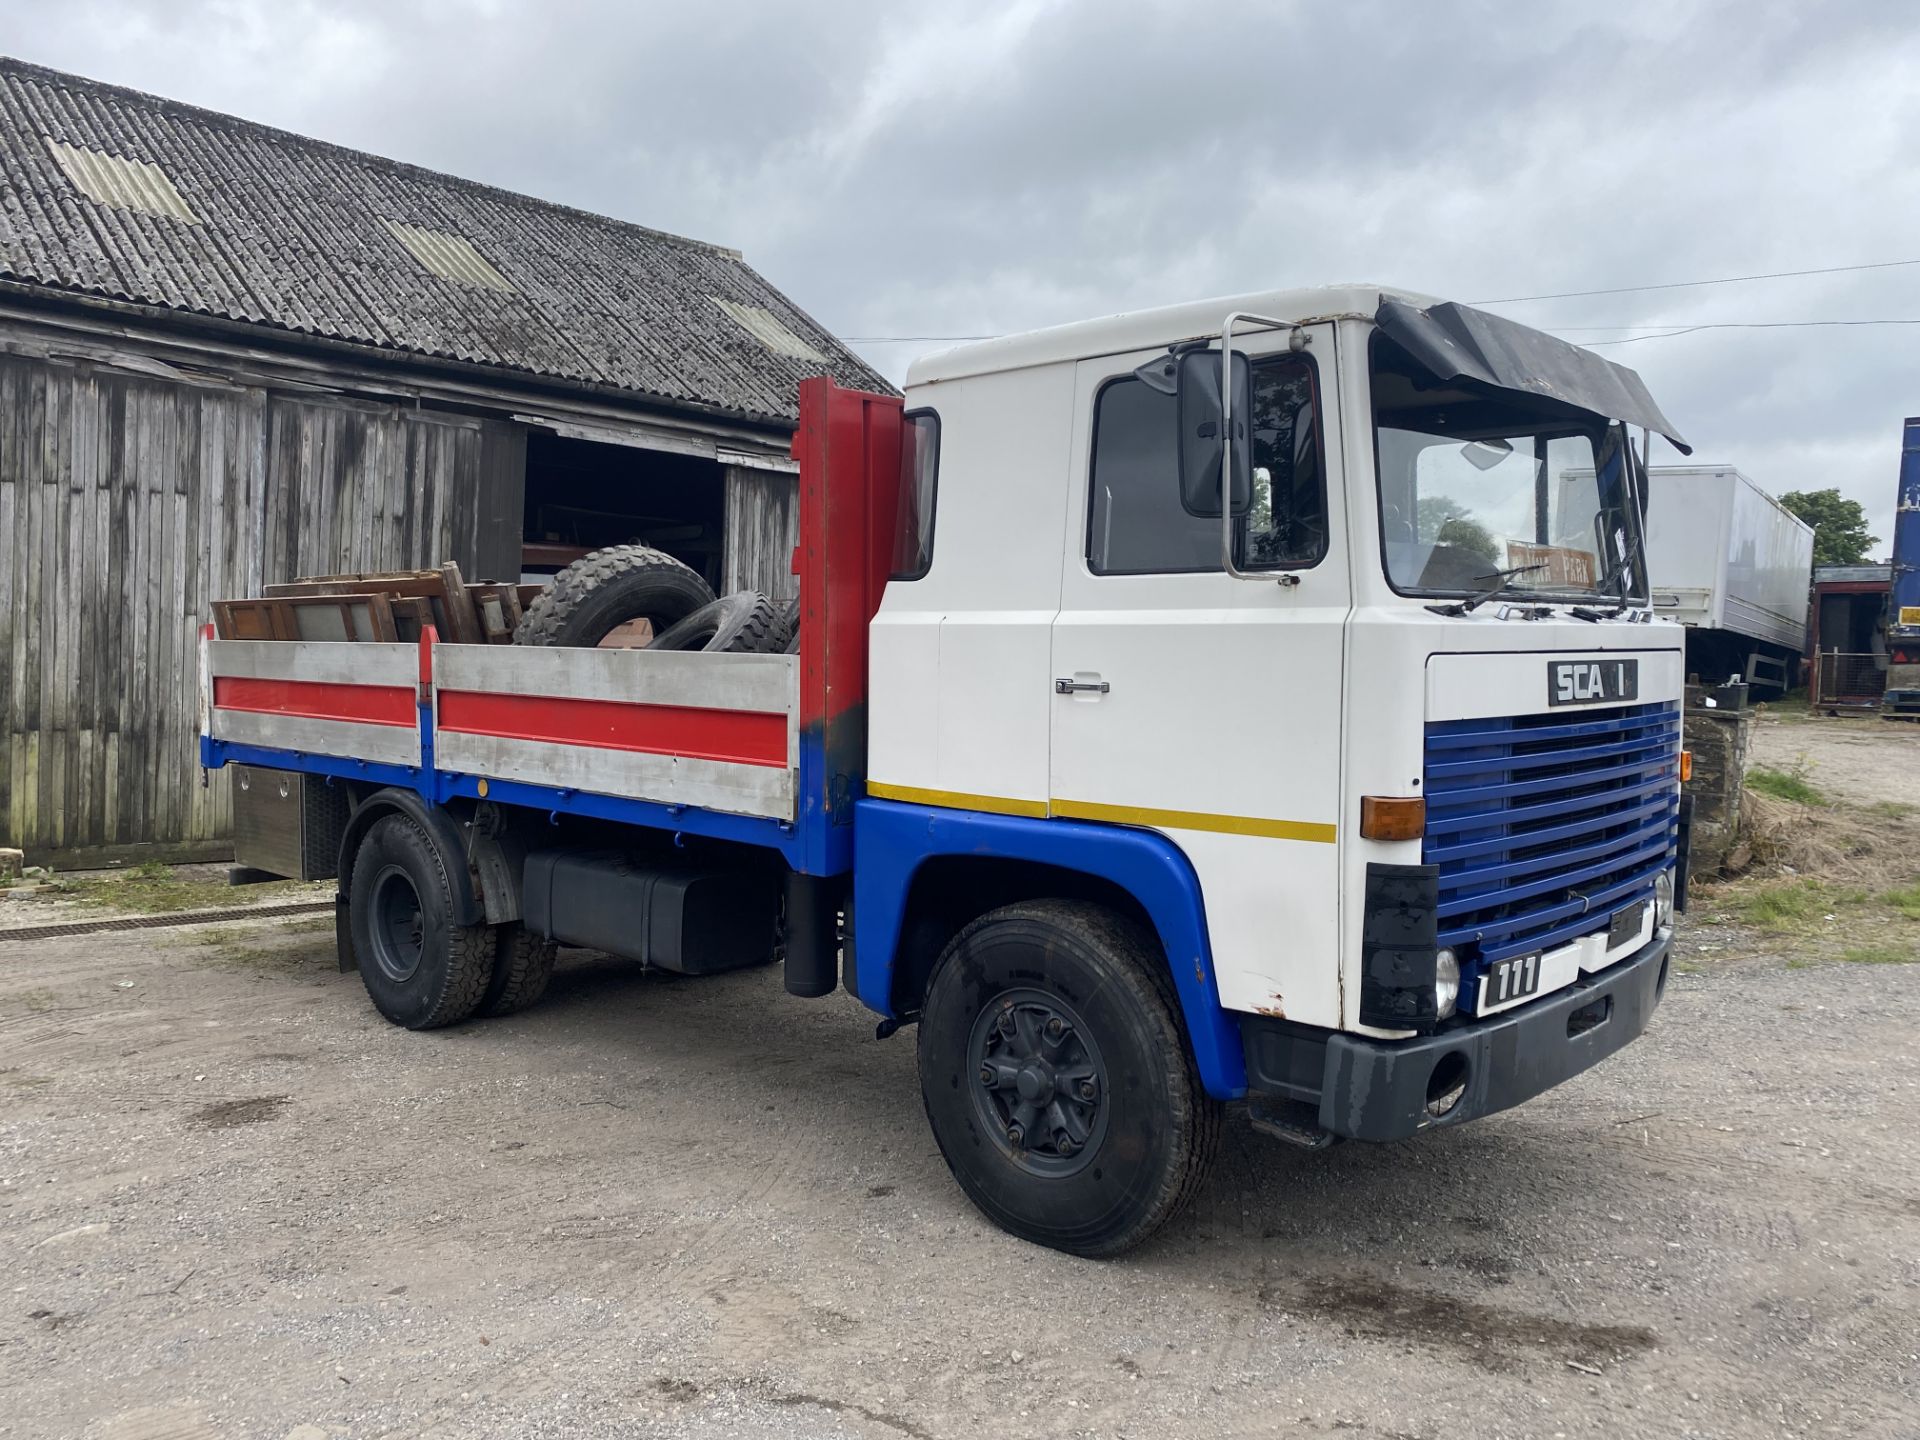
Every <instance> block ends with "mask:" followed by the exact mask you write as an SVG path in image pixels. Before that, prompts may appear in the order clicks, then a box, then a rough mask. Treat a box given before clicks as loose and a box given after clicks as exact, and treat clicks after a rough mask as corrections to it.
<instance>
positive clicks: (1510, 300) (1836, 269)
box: [1467, 260, 1920, 305]
mask: <svg viewBox="0 0 1920 1440" xmlns="http://www.w3.org/2000/svg"><path fill="white" fill-rule="evenodd" d="M1907 265H1920V260H1877V261H1874V262H1873V263H1871V264H1866V265H1828V266H1824V267H1822V268H1821V269H1818V270H1770V271H1768V272H1767V273H1765V274H1762V275H1722V276H1719V277H1717V278H1715V279H1712V280H1669V281H1665V282H1663V283H1661V284H1658V285H1616V286H1613V287H1612V288H1611V289H1607V290H1561V291H1558V292H1557V293H1555V294H1552V295H1509V296H1507V297H1505V298H1504V299H1500V300H1469V301H1468V302H1467V303H1468V304H1469V305H1519V304H1523V303H1525V302H1526V301H1528V300H1579V299H1584V298H1585V297H1587V296H1589V295H1633V294H1637V293H1639V292H1641V291H1645V290H1692V289H1696V288H1698V287H1699V286H1702V285H1744V284H1745V283H1746V282H1748V281H1749V280H1794V279H1798V278H1799V277H1801V276H1803V275H1846V274H1850V273H1852V272H1854V271H1857V270H1898V269H1900V268H1901V267H1903V266H1907Z"/></svg>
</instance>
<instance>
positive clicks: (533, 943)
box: [474, 920, 559, 1016]
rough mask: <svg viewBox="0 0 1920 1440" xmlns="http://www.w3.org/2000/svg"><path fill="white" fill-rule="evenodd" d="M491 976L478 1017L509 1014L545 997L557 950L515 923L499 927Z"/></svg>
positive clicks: (542, 938)
mask: <svg viewBox="0 0 1920 1440" xmlns="http://www.w3.org/2000/svg"><path fill="white" fill-rule="evenodd" d="M496 944H497V947H498V948H497V949H496V950H495V952H494V960H493V970H492V977H491V979H490V980H489V981H488V984H487V990H486V994H485V995H484V996H482V997H481V1000H480V1004H479V1006H478V1007H477V1008H476V1010H475V1011H474V1013H475V1014H477V1015H487V1016H495V1015H512V1014H514V1013H515V1012H516V1011H520V1010H524V1009H526V1008H527V1007H528V1006H529V1005H531V1004H533V1003H534V1002H535V1001H536V1000H538V999H539V998H540V997H541V996H542V995H544V994H546V991H547V982H548V981H549V980H551V979H552V978H553V962H554V960H555V958H556V956H557V953H558V950H559V947H558V946H556V945H555V944H554V943H553V941H551V940H549V939H547V938H546V936H544V935H535V934H534V933H533V932H532V931H531V930H529V929H527V927H526V926H525V925H523V924H521V923H520V922H519V921H518V920H514V921H509V922H508V923H507V924H505V925H502V926H500V927H499V937H498V940H497V942H496Z"/></svg>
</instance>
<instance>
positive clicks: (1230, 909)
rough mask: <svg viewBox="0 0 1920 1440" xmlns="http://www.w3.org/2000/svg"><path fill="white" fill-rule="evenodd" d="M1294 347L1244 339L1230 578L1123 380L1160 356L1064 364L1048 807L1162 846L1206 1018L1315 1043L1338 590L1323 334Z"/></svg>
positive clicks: (1336, 1003)
mask: <svg viewBox="0 0 1920 1440" xmlns="http://www.w3.org/2000/svg"><path fill="white" fill-rule="evenodd" d="M1295 333H1297V334H1300V335H1304V336H1305V339H1306V343H1305V345H1304V347H1300V346H1299V345H1298V342H1297V341H1295V342H1293V343H1292V344H1290V343H1289V335H1288V332H1284V331H1283V332H1278V333H1275V334H1267V335H1258V336H1253V337H1249V338H1248V340H1247V341H1246V343H1245V344H1244V349H1245V350H1246V352H1247V353H1248V355H1249V357H1250V358H1251V360H1252V362H1253V364H1252V377H1253V396H1254V399H1253V409H1252V415H1251V422H1252V426H1253V432H1254V477H1253V478H1254V484H1253V500H1252V505H1251V507H1250V510H1249V513H1248V515H1247V516H1246V517H1245V519H1244V520H1243V521H1242V522H1240V523H1239V525H1238V526H1237V530H1238V538H1237V540H1236V550H1237V552H1238V553H1237V558H1236V564H1237V565H1238V567H1239V568H1241V569H1243V570H1258V571H1259V572H1260V575H1261V578H1260V579H1259V580H1258V581H1254V580H1242V579H1236V578H1233V577H1231V576H1229V575H1227V574H1226V573H1225V572H1224V571H1223V570H1222V569H1221V566H1220V521H1219V519H1218V517H1211V518H1202V517H1195V516H1192V515H1190V514H1188V513H1187V512H1186V511H1185V509H1184V508H1183V506H1182V504H1181V499H1180V488H1179V476H1178V473H1177V465H1178V462H1177V458H1176V457H1177V449H1176V445H1177V439H1178V435H1177V429H1176V419H1177V416H1176V401H1175V400H1174V398H1173V397H1171V396H1167V395H1163V394H1160V393H1159V392H1157V391H1155V390H1154V389H1152V388H1150V387H1149V386H1148V385H1146V384H1145V383H1144V382H1143V381H1141V380H1139V379H1137V378H1135V377H1134V375H1133V371H1134V369H1135V367H1137V366H1139V365H1141V364H1143V363H1145V362H1147V361H1149V360H1151V359H1153V358H1154V357H1155V356H1156V355H1162V356H1163V355H1164V353H1165V352H1164V350H1156V351H1141V352H1138V353H1135V354H1130V355H1121V356H1113V357H1108V358H1101V359H1096V360H1088V361H1083V362H1081V364H1080V365H1079V367H1078V373H1077V376H1076V385H1075V411H1074V413H1075V417H1076V425H1075V433H1074V439H1073V446H1072V460H1071V464H1072V472H1071V473H1072V474H1073V476H1074V477H1075V478H1074V483H1073V485H1072V486H1071V491H1072V495H1073V498H1072V499H1070V502H1069V503H1070V509H1069V514H1068V522H1069V523H1068V526H1067V554H1066V557H1065V559H1066V565H1065V570H1064V579H1063V583H1062V588H1061V600H1060V613H1059V615H1058V617H1057V618H1056V620H1055V621H1054V626H1053V643H1052V654H1053V662H1054V663H1053V679H1054V691H1055V693H1054V696H1053V712H1052V725H1051V732H1052V758H1051V787H1050V788H1051V808H1052V811H1053V813H1054V814H1055V815H1057V816H1061V817H1065V818H1076V819H1083V820H1092V821H1101V822H1106V823H1112V824H1121V825H1138V826H1145V827H1148V828H1151V829H1154V830H1158V831H1161V832H1163V833H1165V834H1166V835H1167V836H1168V837H1170V838H1171V839H1172V840H1173V841H1174V842H1175V843H1176V844H1177V845H1178V846H1179V847H1180V848H1181V849H1182V850H1183V851H1184V852H1185V853H1186V855H1187V857H1188V859H1189V860H1190V861H1191V862H1192V864H1193V867H1194V869H1195V871H1196V872H1197V873H1198V875H1199V878H1200V883H1201V889H1202V894H1203V897H1204V901H1205V905H1206V915H1207V924H1208V930H1209V934H1210V937H1211V941H1212V947H1213V957H1214V968H1215V972H1216V976H1217V980H1218V984H1219V990H1220V996H1221V1000H1222V1002H1223V1003H1224V1004H1225V1005H1226V1006H1227V1007H1228V1008H1229V1009H1236V1010H1251V1011H1261V1012H1265V1013H1270V1014H1284V1015H1285V1016H1287V1017H1288V1018H1290V1019H1295V1020H1300V1021H1303V1022H1306V1023H1309V1024H1316V1025H1328V1026H1331V1025H1337V1024H1338V1023H1339V1019H1340V995H1339V963H1338V962H1339V953H1338V948H1337V932H1336V926H1337V921H1338V914H1337V906H1336V897H1337V895H1338V890H1339V871H1338V866H1337V864H1336V857H1335V845H1334V840H1335V836H1336V833H1337V828H1336V827H1337V826H1338V825H1339V824H1340V823H1341V821H1342V818H1343V817H1342V816H1341V813H1340V788H1341V787H1340V762H1341V754H1340V743H1341V702H1340V696H1341V678H1342V671H1341V667H1342V655H1343V649H1344V637H1345V627H1346V620H1347V615H1348V611H1349V609H1350V604H1351V589H1350V583H1349V573H1348V565H1347V557H1346V547H1345V544H1344V539H1343V537H1344V535H1345V520H1346V514H1345V504H1344V494H1343V490H1342V486H1341V484H1340V480H1341V475H1340V468H1341V467H1340V460H1339V457H1340V453H1341V449H1340V440H1341V437H1340V434H1339V409H1338V406H1337V405H1336V404H1335V403H1334V377H1335V373H1336V371H1335V363H1334V359H1335V357H1334V330H1333V327H1332V326H1331V325H1316V326H1310V327H1304V328H1303V329H1302V330H1300V331H1298V332H1295ZM1240 348H1243V347H1242V344H1241V342H1240V341H1239V340H1236V349H1240ZM1179 958H1180V957H1175V959H1176V962H1178V960H1179Z"/></svg>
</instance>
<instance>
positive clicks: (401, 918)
mask: <svg viewBox="0 0 1920 1440" xmlns="http://www.w3.org/2000/svg"><path fill="white" fill-rule="evenodd" d="M370 909H371V913H372V917H373V924H372V926H371V930H372V940H373V959H374V963H375V964H377V965H378V966H379V967H380V973H381V974H383V975H385V976H386V977H387V978H388V979H389V980H391V981H393V982H394V983H395V984H401V985H404V984H405V983H406V982H407V981H409V980H411V979H412V978H413V975H414V972H415V971H416V970H418V969H419V968H420V960H421V957H422V956H423V955H424V954H425V953H426V929H427V926H426V916H425V914H424V913H423V912H422V911H421V908H420V894H419V892H418V891H417V890H415V889H414V888H413V880H412V877H410V876H409V875H408V874H407V872H406V871H404V870H402V869H401V868H400V867H399V866H398V865H389V866H388V867H387V868H386V869H384V870H382V871H381V872H380V873H379V874H378V875H376V876H375V877H374V880H373V903H372V906H371V907H370Z"/></svg>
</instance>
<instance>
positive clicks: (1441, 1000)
mask: <svg viewBox="0 0 1920 1440" xmlns="http://www.w3.org/2000/svg"><path fill="white" fill-rule="evenodd" d="M1668 908H1669V909H1671V908H1672V907H1671V904H1669V907H1668ZM1459 1008H1460V957H1459V956H1458V955H1456V954H1454V953H1453V951H1451V950H1442V951H1440V952H1439V953H1438V954H1436V955H1435V956H1434V957H1433V1013H1434V1014H1435V1015H1437V1016H1439V1017H1440V1018H1441V1019H1442V1020H1445V1019H1448V1018H1450V1017H1451V1016H1452V1014H1453V1012H1454V1011H1456V1010H1458V1009H1459Z"/></svg>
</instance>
